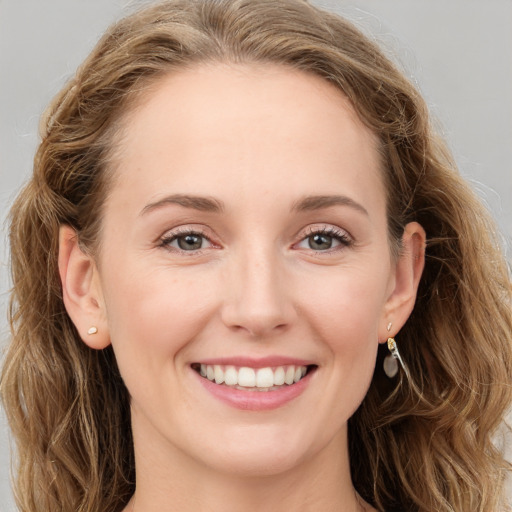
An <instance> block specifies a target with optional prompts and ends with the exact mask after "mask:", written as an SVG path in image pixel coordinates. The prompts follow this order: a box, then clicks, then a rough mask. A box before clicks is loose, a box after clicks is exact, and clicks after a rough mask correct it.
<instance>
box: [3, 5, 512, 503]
mask: <svg viewBox="0 0 512 512" xmlns="http://www.w3.org/2000/svg"><path fill="white" fill-rule="evenodd" d="M201 62H230V63H239V62H240V63H245V62H258V63H269V64H277V65H283V66H288V67H291V68H294V69H298V70H303V71H304V72H308V73H314V74H315V75H318V76H320V77H322V78H323V79H325V80H327V81H328V82H330V83H331V84H334V85H335V86H336V87H338V88H339V90H340V91H341V92H342V93H343V94H344V95H345V96H346V97H347V98H348V99H349V100H350V101H351V103H352V105H353V106H354V108H355V109H356V111H357V113H358V115H359V117H360V118H361V120H362V121H363V122H364V123H365V124H366V125H367V126H368V127H370V128H371V129H372V130H373V131H374V132H375V133H376V134H377V135H378V137H379V139H380V151H381V156H382V163H383V165H382V172H383V173H384V175H385V182H386V186H387V208H388V225H389V237H390V241H391V247H392V248H393V247H394V248H395V250H399V245H400V239H401V235H402V232H403V228H404V226H405V224H406V223H408V222H410V221H417V222H419V223H420V224H421V225H422V226H423V227H424V228H425V230H426V232H427V238H428V241H427V251H426V266H425V270H424V274H423V277H422V280H421V283H420V288H419V293H418V298H417V302H416V306H415V308H414V311H413V313H412V315H411V317H410V319H409V320H408V322H407V323H406V325H405V326H404V328H403V330H402V332H401V333H400V335H399V344H400V350H401V352H402V356H403V358H405V359H406V360H407V362H408V365H409V369H410V374H411V379H410V380H407V379H406V378H405V377H404V375H403V374H401V373H400V374H399V376H397V377H396V378H394V379H388V378H386V377H385V376H384V375H383V372H382V370H381V366H382V365H381V361H382V358H383V357H384V352H383V351H380V352H379V356H378V360H377V365H376V370H375V374H374V377H373V381H372V384H371V387H370V389H369V392H368V394H367V396H366V398H365V399H364V401H363V403H362V404H361V406H360V408H359V409H358V411H357V412H356V413H355V415H354V416H353V417H352V418H351V419H350V423H349V445H350V460H351V471H352V479H353V483H354V486H355V487H356V489H357V491H358V492H359V493H360V494H361V496H362V497H363V498H364V499H365V500H367V501H368V502H369V503H371V504H372V505H374V506H375V507H376V508H378V509H380V510H386V511H391V510H398V509H403V510H409V511H417V512H432V511H433V510H435V511H437V512H454V511H456V512H468V511H475V512H477V511H478V512H494V511H496V510H498V509H499V507H500V504H501V502H500V490H501V488H502V483H503V480H504V476H505V474H506V472H507V470H508V466H507V463H506V462H505V461H504V459H503V456H502V454H501V453H500V451H499V450H498V449H497V448H496V447H495V446H494V444H493V442H492V436H493V433H494V432H495V431H496V429H497V427H498V426H499V425H500V423H501V422H502V420H503V417H504V414H505V412H506V410H507V408H508V407H509V406H510V404H511V400H512V389H511V382H512V318H511V315H512V313H511V303H512V301H511V294H512V290H511V283H510V276H509V272H508V268H507V265H506V263H505V260H504V257H503V254H502V251H501V249H500V246H499V243H498V241H497V237H496V232H495V226H494V224H493V222H492V221H491V219H490V217H489V215H488V213H487V212H486V211H485V209H484V208H483V206H482V205H481V203H480V202H479V200H478V199H477V198H476V196H475V194H474V193H473V192H472V190H471V189H470V188H469V187H468V185H467V184H466V183H465V181H464V180H463V179H462V178H461V177H460V175H459V174H458V171H457V170H456V166H455V164H454V162H453V160H452V158H451V156H450V154H449V152H448V151H447V149H446V147H445V145H444V143H443V142H442V141H441V140H440V139H439V138H438V137H437V136H436V135H435V132H434V130H433V129H432V126H431V121H430V119H429V115H428V112H427V109H426V106H425V103H424V101H423V100H422V98H421V97H420V95H419V94H418V92H417V91H416V89H415V88H414V87H413V86H412V85H411V83H410V82H409V81H408V80H407V79H406V78H405V77H404V75H403V74H402V72H401V71H399V70H398V69H397V67H396V66H395V65H394V64H392V63H391V62H390V60H389V59H388V58H387V57H385V56H384V54H383V53H382V52H381V50H380V49H379V48H378V47H377V46H376V45H375V44H374V43H373V42H372V41H370V40H369V39H368V38H367V37H365V36H363V35H362V34H361V33H360V32H359V31H358V30H357V29H355V28H354V27H353V26H352V25H351V24H350V23H348V22H347V21H345V20H344V19H342V18H340V17H339V16H336V15H334V14H331V13H328V12H325V11H323V10H320V9H318V8H315V7H313V6H311V5H309V4H308V3H307V2H305V1H301V0H229V1H228V0H169V1H166V2H163V3H161V4H157V5H154V6H150V7H147V8H145V9H143V10H141V11H139V12H136V13H134V14H132V15H130V16H128V17H127V18H125V19H124V20H121V21H119V22H118V23H116V24H114V25H113V26H112V27H111V28H110V29H109V30H108V31H107V33H106V34H105V35H104V36H103V38H102V39H101V40H100V41H99V43H98V44H97V46H96V47H95V49H94V50H93V52H92V53H91V55H90V56H89V57H88V58H87V60H86V61H85V62H84V64H83V65H82V66H81V67H80V68H79V69H78V71H77V73H76V75H75V77H74V78H73V79H72V80H71V81H70V82H69V83H68V84H67V85H66V86H65V87H64V89H63V90H62V91H61V92H60V94H59V95H58V96H57V97H56V99H55V100H54V101H53V103H52V104H51V105H50V107H49V109H48V110H47V112H46V114H45V116H44V119H43V121H42V128H41V137H42V141H41V144H40V146H39V149H38V151H37V154H36V157H35V163H34V173H33V177H32V179H31V180H30V181H29V182H28V184H27V185H26V186H25V188H24V189H23V190H22V191H21V193H20V194H19V196H18V198H17V200H16V201H15V204H14V206H13V207H12V210H11V214H10V222H11V224H10V226H11V227H10V242H11V255H12V256H11V264H12V279H13V284H14V286H13V291H12V296H11V305H10V310H9V318H10V324H11V329H12V341H11V343H10V346H9V348H8V352H7V356H6V360H5V364H4V367H3V373H2V380H1V391H2V397H3V403H4V406H5V410H6V413H7V416H8V419H9V422H10V426H11V428H12V431H13V433H14V437H15V439H16V443H17V477H16V482H15V493H16V499H17V503H18V506H19V509H20V510H21V511H22V512H57V511H67V512H69V511H71V510H73V511H77V512H97V511H99V510H101V511H103V512H118V511H119V510H121V509H122V508H123V506H125V505H126V503H127V502H128V500H129V498H130V496H131V494H132V493H133V492H134V487H135V468H134V455H133V444H132V438H131V430H130V416H129V414H130V412H129V396H128V392H127V390H126V388H125V386H124V384H123V382H122V379H121V377H120V375H119V371H118V369H117V366H116V361H115V358H114V355H113V352H112V350H111V349H110V348H107V349H105V350H103V351H94V350H91V349H89V348H88V347H87V346H86V345H85V344H84V343H83V342H82V341H81V340H80V337H79V335H78V333H77V331H76V329H75V327H74V325H73V324H72V322H71V320H70V318H69V317H68V315H67V313H66V310H65V308H64V305H63V300H62V291H61V285H60V280H59V275H58V268H57V254H58V231H59V227H60V226H61V225H62V224H68V225H70V226H72V227H73V228H74V229H75V230H76V231H77V233H78V236H79V239H80V243H81V244H82V247H84V248H86V249H87V250H89V251H92V252H93V253H94V251H95V249H97V244H98V240H99V238H100V237H99V233H100V229H101V216H102V206H103V204H104V202H105V200H106V198H107V196H108V190H109V186H111V181H112V180H111V173H110V172H109V171H110V167H109V162H110V158H111V156H112V152H113V151H114V149H115V142H116V136H118V135H119V128H120V126H121V124H122V121H123V118H124V116H126V113H127V112H129V111H130V109H133V108H134V105H135V103H136V101H137V99H138V98H140V97H141V96H143V95H144V92H145V91H147V90H148V87H149V86H151V84H154V83H155V82H156V81H157V80H158V79H159V78H160V77H162V76H164V75H166V74H168V73H172V72H173V70H176V69H180V68H183V67H190V66H193V65H194V64H196V63H201Z"/></svg>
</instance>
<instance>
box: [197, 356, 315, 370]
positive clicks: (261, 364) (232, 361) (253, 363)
mask: <svg viewBox="0 0 512 512" xmlns="http://www.w3.org/2000/svg"><path fill="white" fill-rule="evenodd" d="M195 363H198V364H206V365H210V366H213V365H216V364H218V365H220V366H222V365H224V366H238V367H242V366H247V367H249V368H268V367H270V368H272V367H275V366H288V365H294V366H310V365H314V364H316V363H315V362H314V361H307V360H305V359H297V358H294V357H286V356H266V357H258V358H255V357H246V356H237V357H220V358H214V359H201V360H200V361H195Z"/></svg>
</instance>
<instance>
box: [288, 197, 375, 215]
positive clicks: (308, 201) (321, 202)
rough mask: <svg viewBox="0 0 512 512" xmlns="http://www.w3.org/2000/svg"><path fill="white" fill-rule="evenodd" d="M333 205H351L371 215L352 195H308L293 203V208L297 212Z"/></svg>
mask: <svg viewBox="0 0 512 512" xmlns="http://www.w3.org/2000/svg"><path fill="white" fill-rule="evenodd" d="M331 206H349V207H350V208H353V209H354V210H357V211H358V212H361V213H363V214H365V215H367V216H369V214H368V211H367V210H366V208H365V207H364V206H363V205H361V204H359V203H358V202H357V201H354V200H353V199H351V198H350V197H347V196H342V195H323V196H306V197H303V198H302V199H299V200H298V201H296V202H295V203H294V204H293V207H292V210H293V211H296V212H306V211H314V210H321V209H322V208H329V207H331Z"/></svg>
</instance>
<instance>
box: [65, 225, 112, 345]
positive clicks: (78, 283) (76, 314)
mask: <svg viewBox="0 0 512 512" xmlns="http://www.w3.org/2000/svg"><path fill="white" fill-rule="evenodd" d="M58 264H59V274H60V280H61V283H62V297H63V300H64V306H65V307H66V311H67V312H68V315H69V317H70V318H71V321H72V322H73V323H74V324H75V327H76V328H77V330H78V332H79V334H80V337H81V338H82V340H83V341H84V343H85V344H86V345H88V346H89V347H91V348H93V349H97V350H101V349H103V348H105V347H107V346H108V345H109V344H110V337H109V334H108V326H107V321H106V314H105V306H104V303H103V297H102V293H101V286H100V280H99V275H98V270H97V268H96V264H95V262H94V260H93V258H92V257H91V256H90V255H88V254H85V253H84V252H83V251H82V249H81V248H80V246H79V244H78V236H77V234H76V232H75V230H74V229H73V228H71V227H70V226H65V225H64V226H61V227H60V230H59V262H58ZM94 327H95V328H96V332H94V329H91V328H94ZM90 329H91V330H90Z"/></svg>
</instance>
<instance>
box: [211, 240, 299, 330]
mask: <svg viewBox="0 0 512 512" xmlns="http://www.w3.org/2000/svg"><path fill="white" fill-rule="evenodd" d="M248 252H250V251H247V252H244V254H243V255H240V256H239V257H238V258H236V259H235V261H233V262H232V265H230V268H229V273H228V277H227V282H226V283H225V286H226V288H227V293H226V295H225V299H224V301H223V306H222V313H221V315H222V321H223V322H224V324H225V325H226V326H227V327H228V328H230V329H235V330H238V331H243V332H245V333H247V334H248V335H250V336H252V337H255V338H261V337H265V336H268V335H271V334H273V333H276V332H280V331H283V330H284V329H286V328H287V327H288V326H289V325H290V324H291V322H292V321H293V319H294V317H295V310H294V307H293V302H292V300H291V297H290V288H289V286H288V285H289V283H287V279H286V273H285V271H284V269H283V265H282V264H280V262H279V258H278V257H277V256H276V255H274V254H271V251H266V252H264V251H261V250H260V251H259V252H258V253H255V252H252V253H251V254H248Z"/></svg>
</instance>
